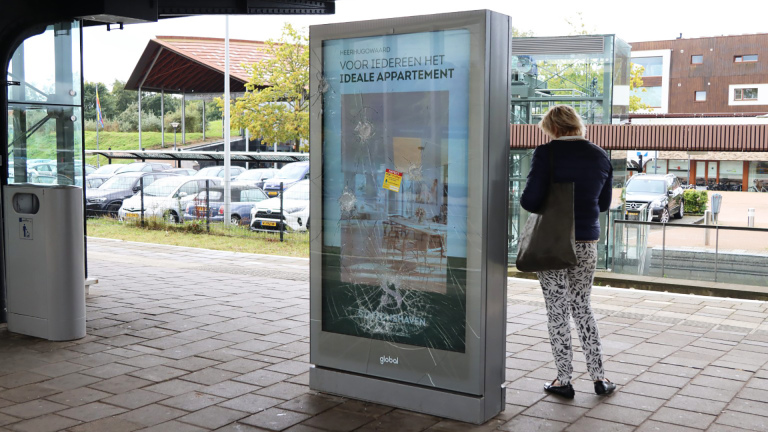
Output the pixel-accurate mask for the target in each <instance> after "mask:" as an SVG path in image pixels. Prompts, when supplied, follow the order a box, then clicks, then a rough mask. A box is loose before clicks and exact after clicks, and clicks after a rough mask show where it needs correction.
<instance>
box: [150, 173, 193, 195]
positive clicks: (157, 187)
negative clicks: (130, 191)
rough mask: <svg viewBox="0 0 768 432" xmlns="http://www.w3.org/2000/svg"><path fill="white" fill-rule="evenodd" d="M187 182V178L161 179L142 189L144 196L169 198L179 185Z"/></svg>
mask: <svg viewBox="0 0 768 432" xmlns="http://www.w3.org/2000/svg"><path fill="white" fill-rule="evenodd" d="M188 180H189V178H188V177H166V178H161V179H159V180H157V181H155V182H154V183H152V184H151V185H149V186H147V187H146V188H144V195H148V196H156V197H165V196H171V195H172V194H173V192H174V191H175V190H176V188H178V187H179V185H181V184H182V183H184V182H186V181H188Z"/></svg>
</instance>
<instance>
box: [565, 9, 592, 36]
mask: <svg viewBox="0 0 768 432" xmlns="http://www.w3.org/2000/svg"><path fill="white" fill-rule="evenodd" d="M565 22H566V23H568V25H569V26H571V32H570V33H569V35H570V36H573V35H588V34H595V33H597V30H596V29H595V28H594V27H592V28H591V29H589V28H587V25H586V24H585V23H584V15H582V14H581V12H576V18H574V19H572V20H569V19H568V18H566V19H565Z"/></svg>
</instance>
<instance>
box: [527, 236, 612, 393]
mask: <svg viewBox="0 0 768 432" xmlns="http://www.w3.org/2000/svg"><path fill="white" fill-rule="evenodd" d="M576 257H577V258H578V264H576V266H574V267H571V268H569V269H566V270H551V271H543V272H539V273H538V274H537V276H538V278H539V282H540V283H541V289H542V290H543V291H544V301H545V303H546V305H547V326H548V328H549V341H550V343H551V344H552V354H553V355H554V357H555V364H556V365H557V379H558V380H559V381H560V383H561V384H562V385H566V384H569V383H570V382H571V374H572V373H573V364H572V362H573V349H572V348H571V326H570V318H571V316H573V321H574V322H575V323H576V330H577V331H578V334H579V340H580V341H581V348H582V350H583V351H584V356H585V357H586V358H587V370H588V371H589V375H590V376H591V377H592V380H593V381H597V380H602V379H603V378H604V376H605V371H604V370H603V360H602V357H603V354H602V344H601V342H600V334H599V333H598V331H597V323H596V322H595V316H594V314H593V313H592V307H591V306H590V294H591V292H592V281H593V278H594V275H595V265H596V264H597V244H596V243H576Z"/></svg>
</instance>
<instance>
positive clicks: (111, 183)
mask: <svg viewBox="0 0 768 432" xmlns="http://www.w3.org/2000/svg"><path fill="white" fill-rule="evenodd" d="M134 182H136V177H134V176H114V177H111V178H110V179H109V180H107V181H105V182H104V183H102V185H101V186H100V188H101V189H114V190H118V189H130V188H132V187H133V183H134Z"/></svg>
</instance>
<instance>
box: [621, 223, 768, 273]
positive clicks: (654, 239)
mask: <svg viewBox="0 0 768 432" xmlns="http://www.w3.org/2000/svg"><path fill="white" fill-rule="evenodd" d="M612 226H613V232H614V233H615V235H614V237H613V239H612V242H613V243H612V244H613V250H614V251H615V253H614V254H613V255H612V260H611V264H612V266H611V268H612V270H613V271H614V272H615V273H622V274H632V275H644V276H651V277H665V278H675V279H688V280H699V281H713V282H724V283H734V284H742V285H759V286H768V228H752V227H739V226H720V225H690V224H686V225H683V224H679V225H678V224H662V223H658V222H648V221H642V220H623V219H617V220H615V221H613V225H612Z"/></svg>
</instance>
